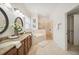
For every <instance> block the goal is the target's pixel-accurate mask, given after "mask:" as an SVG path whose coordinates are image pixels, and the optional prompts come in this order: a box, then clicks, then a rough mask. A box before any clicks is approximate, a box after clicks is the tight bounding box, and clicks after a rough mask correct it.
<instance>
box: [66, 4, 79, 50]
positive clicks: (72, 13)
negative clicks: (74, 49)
mask: <svg viewBox="0 0 79 59" xmlns="http://www.w3.org/2000/svg"><path fill="white" fill-rule="evenodd" d="M77 13H79V5H78V6H76V7H75V8H73V9H72V10H70V11H69V12H67V13H65V45H66V48H65V50H69V47H68V36H67V35H68V30H67V29H68V28H67V24H68V23H67V21H68V15H74V14H77Z"/></svg>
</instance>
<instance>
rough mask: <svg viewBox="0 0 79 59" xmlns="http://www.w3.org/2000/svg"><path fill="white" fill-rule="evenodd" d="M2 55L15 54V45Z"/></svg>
mask: <svg viewBox="0 0 79 59" xmlns="http://www.w3.org/2000/svg"><path fill="white" fill-rule="evenodd" d="M4 55H17V49H16V47H13V48H12V49H10V50H9V51H8V52H6V53H5V54H4Z"/></svg>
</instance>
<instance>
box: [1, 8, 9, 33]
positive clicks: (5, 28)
mask: <svg viewBox="0 0 79 59" xmlns="http://www.w3.org/2000/svg"><path fill="white" fill-rule="evenodd" d="M0 11H1V12H2V14H3V15H4V17H5V21H6V25H5V27H4V29H3V30H2V31H1V32H0V34H2V33H3V32H5V31H6V30H7V28H8V25H9V19H8V16H7V14H6V13H5V11H4V10H3V9H2V8H1V7H0Z"/></svg>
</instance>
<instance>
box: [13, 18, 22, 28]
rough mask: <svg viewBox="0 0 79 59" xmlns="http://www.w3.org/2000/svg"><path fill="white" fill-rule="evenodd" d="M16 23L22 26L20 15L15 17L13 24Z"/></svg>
mask: <svg viewBox="0 0 79 59" xmlns="http://www.w3.org/2000/svg"><path fill="white" fill-rule="evenodd" d="M16 23H17V24H18V25H19V26H21V27H23V21H22V19H21V18H20V17H17V18H16V19H15V24H16Z"/></svg>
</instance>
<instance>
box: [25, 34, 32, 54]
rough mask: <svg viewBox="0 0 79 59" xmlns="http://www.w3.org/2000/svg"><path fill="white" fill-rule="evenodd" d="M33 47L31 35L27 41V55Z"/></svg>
mask: <svg viewBox="0 0 79 59" xmlns="http://www.w3.org/2000/svg"><path fill="white" fill-rule="evenodd" d="M31 45H32V36H31V35H29V36H28V37H27V38H26V39H25V54H28V52H29V50H30V48H31Z"/></svg>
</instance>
